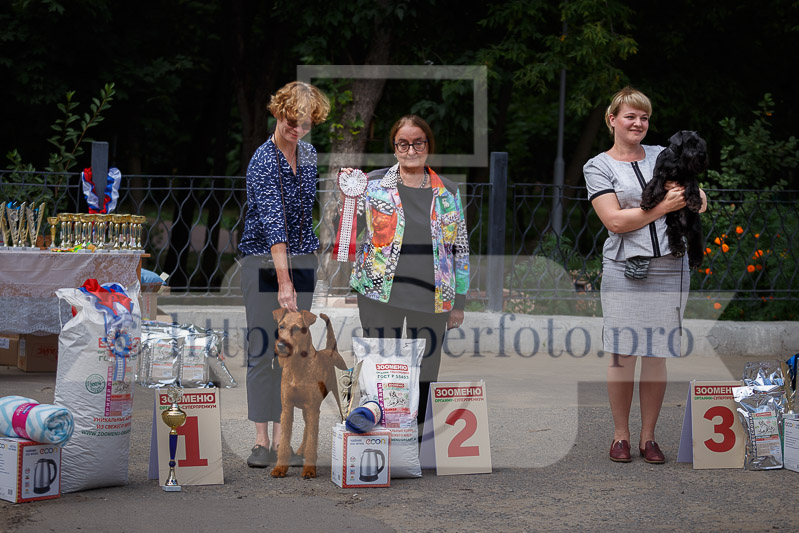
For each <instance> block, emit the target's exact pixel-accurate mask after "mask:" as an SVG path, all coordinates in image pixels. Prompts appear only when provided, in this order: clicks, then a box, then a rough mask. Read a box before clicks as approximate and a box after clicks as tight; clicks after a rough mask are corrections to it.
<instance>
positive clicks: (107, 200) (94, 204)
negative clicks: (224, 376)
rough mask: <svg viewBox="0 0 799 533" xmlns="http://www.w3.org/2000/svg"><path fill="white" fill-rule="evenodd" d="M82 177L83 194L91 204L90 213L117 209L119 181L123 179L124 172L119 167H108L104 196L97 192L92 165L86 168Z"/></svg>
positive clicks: (109, 211) (108, 211)
mask: <svg viewBox="0 0 799 533" xmlns="http://www.w3.org/2000/svg"><path fill="white" fill-rule="evenodd" d="M80 178H81V184H82V185H83V196H84V197H85V198H86V203H87V204H88V205H89V213H105V214H107V213H111V212H113V211H114V209H116V206H117V200H119V183H120V182H121V181H122V173H121V172H120V171H119V169H118V168H115V167H111V168H109V169H108V176H107V177H106V181H105V191H103V198H100V195H99V194H98V193H97V188H96V186H95V183H94V179H93V177H92V169H91V167H89V168H86V169H84V170H83V172H81V174H80Z"/></svg>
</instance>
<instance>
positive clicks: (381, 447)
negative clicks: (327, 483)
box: [331, 424, 391, 489]
mask: <svg viewBox="0 0 799 533" xmlns="http://www.w3.org/2000/svg"><path fill="white" fill-rule="evenodd" d="M390 446H391V432H389V431H388V430H385V429H382V430H377V431H370V432H369V433H353V432H351V431H347V428H346V427H345V426H344V424H336V425H335V426H334V427H333V454H332V461H333V465H332V469H331V479H332V481H333V483H335V484H336V485H338V486H339V487H341V488H343V489H348V488H355V487H358V488H365V487H388V486H390V484H391V465H390V462H391V456H390V455H389V449H390Z"/></svg>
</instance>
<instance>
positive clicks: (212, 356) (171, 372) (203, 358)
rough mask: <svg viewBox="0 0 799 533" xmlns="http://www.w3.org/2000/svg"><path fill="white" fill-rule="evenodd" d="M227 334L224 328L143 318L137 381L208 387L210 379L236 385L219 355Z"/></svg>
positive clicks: (154, 385) (150, 384) (221, 384)
mask: <svg viewBox="0 0 799 533" xmlns="http://www.w3.org/2000/svg"><path fill="white" fill-rule="evenodd" d="M226 336H227V332H224V331H222V332H219V331H215V330H212V329H201V328H197V327H195V326H193V325H190V324H178V323H168V322H158V321H151V320H145V321H143V322H142V356H141V359H140V362H139V371H138V373H137V375H136V382H137V383H139V384H140V385H143V386H145V387H149V388H163V387H166V386H169V385H171V384H173V383H176V382H179V383H180V385H181V386H182V387H207V386H209V381H211V382H213V383H214V385H215V386H217V387H225V388H232V387H236V386H237V385H238V384H237V383H236V380H235V379H234V378H233V376H232V375H231V374H230V371H229V370H228V368H227V365H225V358H224V356H223V355H222V340H223V339H224V338H225V337H226Z"/></svg>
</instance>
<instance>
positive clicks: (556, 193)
mask: <svg viewBox="0 0 799 533" xmlns="http://www.w3.org/2000/svg"><path fill="white" fill-rule="evenodd" d="M563 35H566V23H565V22H564V23H563ZM565 115H566V69H565V68H564V69H562V70H561V71H560V102H559V104H558V155H557V157H556V158H555V175H554V179H553V180H552V184H553V189H554V190H553V193H552V217H551V221H552V222H551V224H552V230H553V231H554V232H555V234H556V235H558V236H560V234H561V233H562V232H563V183H564V181H565V178H564V176H565V174H566V170H565V169H566V165H565V163H564V161H563V123H564V121H565Z"/></svg>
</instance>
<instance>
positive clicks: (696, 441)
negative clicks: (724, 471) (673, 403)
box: [677, 381, 746, 469]
mask: <svg viewBox="0 0 799 533" xmlns="http://www.w3.org/2000/svg"><path fill="white" fill-rule="evenodd" d="M740 385H741V383H740V382H739V381H692V382H691V385H690V389H689V391H688V405H687V406H686V408H685V419H684V421H683V433H682V439H681V440H680V452H679V456H678V458H677V460H678V461H680V462H689V461H691V460H692V461H693V463H694V468H695V469H701V468H743V465H744V450H745V446H746V444H745V439H746V434H745V433H744V429H743V426H742V425H741V422H740V420H739V419H738V417H737V416H736V414H735V400H734V399H733V397H732V388H733V387H738V386H740ZM689 452H690V456H689Z"/></svg>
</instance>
